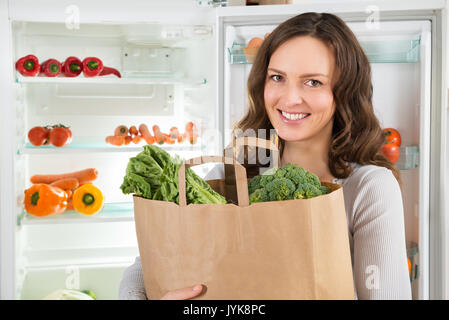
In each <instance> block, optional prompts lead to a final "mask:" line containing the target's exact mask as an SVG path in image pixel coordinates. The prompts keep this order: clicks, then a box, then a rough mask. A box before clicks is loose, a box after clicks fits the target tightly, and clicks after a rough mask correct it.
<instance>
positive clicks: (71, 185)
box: [50, 178, 79, 190]
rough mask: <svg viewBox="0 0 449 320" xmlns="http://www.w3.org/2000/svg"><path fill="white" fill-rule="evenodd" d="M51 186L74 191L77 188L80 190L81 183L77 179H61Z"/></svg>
mask: <svg viewBox="0 0 449 320" xmlns="http://www.w3.org/2000/svg"><path fill="white" fill-rule="evenodd" d="M50 185H52V186H53V187H58V188H61V189H64V190H73V189H75V188H78V186H79V181H78V179H77V178H67V179H61V180H56V181H54V182H52V183H51V184H50Z"/></svg>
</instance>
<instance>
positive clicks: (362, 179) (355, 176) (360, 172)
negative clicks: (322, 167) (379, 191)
mask: <svg viewBox="0 0 449 320" xmlns="http://www.w3.org/2000/svg"><path fill="white" fill-rule="evenodd" d="M350 166H351V167H352V172H351V174H350V175H349V176H348V177H347V178H344V179H336V182H337V183H338V184H341V185H342V186H343V187H344V186H354V187H358V188H360V187H362V186H365V185H386V184H387V185H398V182H397V180H396V178H395V176H394V175H393V172H392V171H391V170H390V169H388V168H385V167H381V166H376V165H371V164H369V165H360V164H357V163H351V164H350Z"/></svg>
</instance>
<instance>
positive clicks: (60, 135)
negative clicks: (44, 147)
mask: <svg viewBox="0 0 449 320" xmlns="http://www.w3.org/2000/svg"><path fill="white" fill-rule="evenodd" d="M50 142H51V144H53V145H54V146H55V147H64V146H66V145H68V144H69V143H70V142H72V131H71V130H70V129H69V128H67V127H63V126H55V127H53V129H51V130H50Z"/></svg>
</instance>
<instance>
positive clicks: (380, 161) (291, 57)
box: [235, 12, 411, 299]
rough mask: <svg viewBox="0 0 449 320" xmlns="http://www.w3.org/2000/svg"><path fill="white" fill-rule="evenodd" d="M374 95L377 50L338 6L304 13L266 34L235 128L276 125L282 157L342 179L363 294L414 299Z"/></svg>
mask: <svg viewBox="0 0 449 320" xmlns="http://www.w3.org/2000/svg"><path fill="white" fill-rule="evenodd" d="M372 94H373V90H372V84H371V68H370V64H369V61H368V58H367V57H366V55H365V53H364V52H363V50H362V48H361V46H360V44H359V42H358V41H357V39H356V37H355V36H354V34H353V33H352V31H351V30H350V29H349V27H348V26H347V25H346V24H345V23H344V22H343V21H342V20H341V19H340V18H338V17H337V16H335V15H332V14H326V13H322V14H319V13H312V12H311V13H304V14H301V15H298V16H296V17H293V18H291V19H289V20H287V21H285V22H283V23H282V24H280V25H279V26H278V27H277V28H276V29H275V30H274V31H273V32H271V33H270V35H269V36H268V37H267V38H266V39H265V40H264V41H263V43H262V45H261V47H260V49H259V51H258V53H257V56H256V58H255V61H254V64H253V66H252V69H251V72H250V74H249V77H248V98H249V109H248V112H247V114H246V115H245V116H244V117H243V119H242V120H241V121H240V122H238V123H237V125H236V126H235V129H236V130H235V135H238V134H239V133H240V132H248V131H252V132H259V130H260V129H266V130H271V129H275V130H276V132H277V134H278V136H279V140H280V154H281V165H283V164H286V163H294V164H297V165H299V166H301V167H303V168H305V169H307V170H308V171H311V172H313V173H314V174H316V175H318V177H319V178H320V180H321V181H329V182H334V183H338V184H341V185H342V186H343V192H344V198H345V208H346V214H347V220H348V232H349V240H350V247H351V255H352V261H353V270H354V283H355V287H356V296H357V297H358V298H360V299H410V298H411V288H410V282H409V279H408V272H407V262H406V261H407V260H406V248H405V230H404V216H403V215H404V213H403V207H402V197H401V191H400V187H399V183H400V177H399V171H398V169H397V168H396V167H395V166H394V164H392V163H391V162H389V161H388V160H387V159H386V158H385V157H384V156H383V155H382V153H381V152H380V148H381V146H382V145H383V141H384V136H383V134H382V129H381V127H380V125H379V121H378V119H377V118H376V116H375V114H374V109H373V104H372ZM372 270H376V273H375V274H372V272H371V271H372ZM374 278H375V279H374ZM372 279H374V282H373V281H372ZM373 283H374V284H375V285H373Z"/></svg>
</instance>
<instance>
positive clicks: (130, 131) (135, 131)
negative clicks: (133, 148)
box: [129, 126, 139, 136]
mask: <svg viewBox="0 0 449 320" xmlns="http://www.w3.org/2000/svg"><path fill="white" fill-rule="evenodd" d="M129 133H130V134H131V135H132V136H137V135H138V134H139V130H137V128H136V126H131V127H129Z"/></svg>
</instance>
